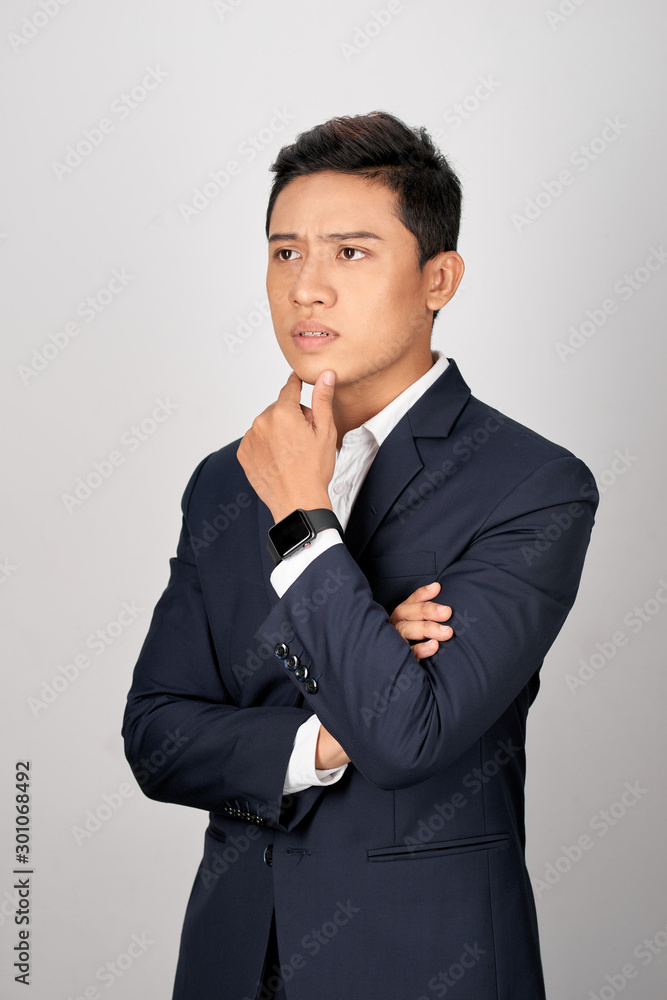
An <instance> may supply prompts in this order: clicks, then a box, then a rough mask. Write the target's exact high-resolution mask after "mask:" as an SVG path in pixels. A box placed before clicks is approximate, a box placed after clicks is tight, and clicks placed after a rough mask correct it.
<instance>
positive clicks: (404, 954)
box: [123, 112, 598, 1000]
mask: <svg viewBox="0 0 667 1000" xmlns="http://www.w3.org/2000/svg"><path fill="white" fill-rule="evenodd" d="M272 169H273V170H274V171H275V173H276V178H275V180H274V184H273V188H272V191H271V196H270V200H269V206H268V211H267V220H266V232H267V237H268V240H269V263H268V272H267V291H268V297H269V303H270V307H271V317H272V321H273V325H274V329H275V334H276V337H277V340H278V344H279V346H280V348H281V350H282V352H283V354H284V356H285V359H286V361H287V363H288V365H289V366H290V368H291V369H292V370H291V371H290V374H289V377H288V378H287V380H286V381H285V383H284V385H283V386H282V388H281V389H280V392H279V394H278V397H277V400H276V401H275V402H274V403H272V404H271V405H269V406H268V407H267V408H266V409H265V410H264V411H263V412H262V413H261V414H260V415H259V416H258V417H257V418H256V419H255V420H254V422H253V424H252V427H251V428H250V429H249V430H248V431H247V432H246V434H245V435H244V436H243V438H242V439H239V440H237V441H234V442H232V443H231V444H228V445H227V446H226V447H223V448H222V449H220V451H217V452H215V453H213V454H212V455H209V456H208V457H207V458H205V459H204V460H203V461H202V462H200V464H199V465H198V466H197V468H196V469H195V471H194V473H193V475H192V477H191V479H190V482H189V483H188V485H187V487H186V490H185V493H184V496H183V502H182V509H183V527H182V532H181V537H180V541H179V544H178V550H177V555H176V558H175V559H172V561H171V577H170V580H169V584H168V586H167V588H166V590H165V592H164V594H163V595H162V597H161V598H160V601H159V602H158V605H157V607H156V609H155V612H154V615H153V620H152V622H151V626H150V630H149V632H148V636H147V638H146V641H145V643H144V646H143V648H142V650H141V654H140V657H139V661H138V663H137V665H136V668H135V674H134V680H133V684H132V689H131V691H130V694H129V698H128V704H127V709H126V713H125V720H124V726H123V735H124V738H125V746H126V754H127V758H128V760H129V762H130V764H131V766H132V767H133V769H134V772H135V774H136V776H137V779H138V781H139V783H140V784H141V786H142V788H143V790H144V792H145V793H146V794H147V795H148V796H149V797H151V798H154V799H158V800H160V801H166V802H175V803H180V804H183V805H189V806H193V807H195V808H200V809H205V810H207V811H208V812H209V813H210V823H209V827H208V830H207V832H206V835H205V840H204V853H203V858H202V861H201V864H200V866H199V870H198V872H197V877H196V879H195V883H194V886H193V889H192V893H191V897H190V901H189V904H188V908H187V913H186V917H185V923H184V927H183V935H182V939H181V949H180V955H179V962H178V969H177V973H176V983H175V988H174V994H173V996H174V1000H186V998H188V1000H191V998H192V1000H194V998H196V1000H209V998H211V1000H213V998H216V1000H222V998H230V1000H231V998H238V1000H242V998H248V1000H255V998H258V1000H270V998H271V997H273V996H275V997H284V998H287V1000H326V998H330V1000H375V998H378V1000H387V998H390V1000H418V998H421V1000H423V998H424V997H427V998H433V997H441V996H446V995H448V994H449V991H450V990H451V989H453V988H454V986H455V987H456V992H455V994H454V995H455V996H456V998H457V1000H491V998H493V1000H539V998H541V997H544V985H543V979H542V970H541V963H540V952H539V941H538V931H537V920H536V914H535V906H534V901H533V896H532V892H531V887H530V881H529V877H528V873H527V871H526V867H525V861H524V846H525V837H524V797H523V787H524V775H525V755H524V741H525V730H526V716H527V712H528V708H529V706H530V704H531V703H532V701H533V700H534V698H535V695H536V694H537V690H538V686H539V670H540V667H541V664H542V661H543V659H544V656H545V654H546V653H547V651H548V650H549V648H550V646H551V645H552V643H553V641H554V639H555V638H556V636H557V634H558V632H559V630H560V628H561V627H562V625H563V622H564V621H565V618H566V617H567V614H568V612H569V610H570V608H571V606H572V604H573V602H574V599H575V596H576V593H577V589H578V586H579V579H580V575H581V571H582V566H583V562H584V556H585V552H586V548H587V545H588V541H589V537H590V532H591V528H592V525H593V520H594V512H595V509H596V506H597V501H598V495H597V491H596V489H595V483H594V480H593V477H592V475H591V473H590V471H589V470H588V468H587V467H586V466H585V465H584V464H583V463H582V462H581V461H579V460H578V459H577V458H575V457H574V456H573V455H572V454H571V453H570V452H569V451H567V450H566V449H564V448H562V447H560V446H558V445H557V444H554V443H552V442H550V441H547V440H546V439H545V438H543V437H541V436H539V435H538V434H536V433H535V432H533V431H531V430H529V429H528V428H526V427H524V426H522V425H521V424H519V423H517V422H516V421H514V420H512V419H510V418H509V417H507V416H504V415H503V414H501V413H499V412H498V411H497V410H494V409H492V408H491V407H489V406H487V405H486V404H484V403H482V402H480V401H479V400H477V399H476V398H475V397H474V396H472V395H471V393H470V389H469V388H468V386H467V385H466V383H465V381H464V380H463V378H462V376H461V374H460V372H459V370H458V368H457V366H456V364H455V362H454V361H453V359H451V358H450V359H447V358H446V357H444V355H443V354H442V353H440V352H438V351H432V350H431V348H430V338H431V329H432V324H433V320H434V318H435V316H436V315H437V314H438V312H439V310H440V309H441V308H442V307H443V306H445V305H446V304H447V302H448V301H449V300H450V299H451V297H452V296H453V295H454V293H455V292H456V289H457V287H458V285H459V283H460V280H461V277H462V274H463V261H462V260H461V257H460V256H459V254H458V253H457V252H456V245H457V238H458V229H459V219H460V205H461V192H460V186H459V182H458V180H457V178H456V176H455V175H454V173H453V171H452V170H451V168H450V166H449V164H448V163H447V161H446V160H445V158H444V157H443V156H442V154H440V153H439V152H438V151H437V150H436V149H435V148H434V146H433V144H432V143H431V140H430V138H429V137H428V135H427V133H426V132H425V130H423V129H420V130H416V129H415V130H413V129H410V128H408V127H407V126H406V125H405V124H404V123H403V122H401V121H400V120H399V119H397V118H395V117H394V116H392V115H389V114H386V113H382V112H374V113H372V114H370V115H366V116H357V117H353V118H340V119H334V120H332V121H329V122H327V123H325V124H323V125H320V126H318V127H316V128H314V129H312V130H310V131H309V132H306V133H304V134H302V135H300V136H299V137H298V139H297V141H296V143H294V144H293V145H290V146H287V147H285V148H284V149H283V150H281V152H280V154H279V156H278V158H277V161H276V163H275V164H274V165H273V167H272ZM330 376H333V377H331V378H330ZM303 382H307V383H309V384H312V385H313V396H312V407H310V408H309V407H306V406H303V405H302V404H301V403H300V392H301V388H302V384H303ZM428 585H431V586H430V587H429V586H428ZM439 598H441V599H442V600H443V602H446V603H443V605H440V604H438V603H436V602H437V601H438V599H439ZM450 608H451V617H450V610H449V609H450ZM447 619H449V622H450V625H451V626H452V627H453V635H452V629H451V627H449V626H447V625H446V626H445V628H444V629H443V628H442V625H443V623H444V622H445V621H446V620H447ZM440 638H442V639H444V640H446V641H445V642H444V643H443V644H442V645H440V643H439V641H438V640H439V639H440ZM412 642H416V645H414V646H411V643H412Z"/></svg>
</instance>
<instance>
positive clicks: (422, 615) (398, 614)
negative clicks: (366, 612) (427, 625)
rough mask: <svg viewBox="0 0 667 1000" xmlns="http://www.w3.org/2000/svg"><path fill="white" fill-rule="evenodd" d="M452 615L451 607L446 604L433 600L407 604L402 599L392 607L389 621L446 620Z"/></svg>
mask: <svg viewBox="0 0 667 1000" xmlns="http://www.w3.org/2000/svg"><path fill="white" fill-rule="evenodd" d="M451 617H452V609H451V608H450V607H449V605H448V604H435V603H434V602H433V601H422V602H419V603H417V604H409V603H408V602H407V601H404V602H403V604H399V605H398V607H396V608H394V610H393V612H392V614H391V616H390V618H389V621H390V622H391V624H392V625H395V624H396V622H400V621H412V622H422V621H435V622H446V621H447V620H448V619H449V618H451Z"/></svg>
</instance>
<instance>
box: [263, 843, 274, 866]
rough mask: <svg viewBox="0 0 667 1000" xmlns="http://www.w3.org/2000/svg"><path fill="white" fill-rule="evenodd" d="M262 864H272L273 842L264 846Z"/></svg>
mask: <svg viewBox="0 0 667 1000" xmlns="http://www.w3.org/2000/svg"><path fill="white" fill-rule="evenodd" d="M264 864H265V865H269V867H270V866H271V865H272V864H273V844H269V846H268V847H265V848H264Z"/></svg>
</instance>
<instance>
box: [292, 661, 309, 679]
mask: <svg viewBox="0 0 667 1000" xmlns="http://www.w3.org/2000/svg"><path fill="white" fill-rule="evenodd" d="M294 676H295V677H296V679H297V680H299V681H305V679H306V677H307V676H308V667H306V666H304V664H303V663H300V664H299V666H298V667H297V668H296V670H295V671H294Z"/></svg>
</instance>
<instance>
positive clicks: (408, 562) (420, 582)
mask: <svg viewBox="0 0 667 1000" xmlns="http://www.w3.org/2000/svg"><path fill="white" fill-rule="evenodd" d="M359 568H360V569H361V571H362V573H363V574H364V576H365V577H366V579H367V580H368V582H369V584H370V586H371V589H372V591H373V598H374V599H375V600H376V601H377V603H378V604H381V605H382V606H383V607H384V608H385V610H387V611H388V612H389V613H390V614H391V612H392V611H393V610H394V608H395V607H396V606H397V605H398V604H401V602H402V601H405V600H406V599H407V598H408V597H409V596H410V594H411V593H412V592H413V591H414V590H416V589H417V587H423V586H424V584H426V583H432V582H433V581H434V580H435V578H436V575H437V574H436V563H435V552H429V551H427V550H419V551H417V550H414V549H413V550H411V551H409V552H387V553H382V555H376V556H366V557H362V558H361V559H360V560H359Z"/></svg>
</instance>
